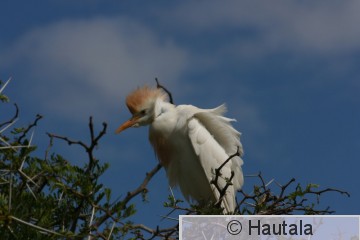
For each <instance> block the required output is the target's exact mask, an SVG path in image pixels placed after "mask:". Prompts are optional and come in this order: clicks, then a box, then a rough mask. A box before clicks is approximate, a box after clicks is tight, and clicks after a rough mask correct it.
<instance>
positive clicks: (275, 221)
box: [179, 215, 360, 240]
mask: <svg viewBox="0 0 360 240" xmlns="http://www.w3.org/2000/svg"><path fill="white" fill-rule="evenodd" d="M179 234H180V235H179V237H180V239H182V240H194V239H204V240H208V239H209V240H210V239H211V240H215V239H230V240H231V239H250V240H251V239H282V240H285V239H291V240H300V239H301V240H302V239H307V240H309V239H311V240H324V239H334V240H337V239H338V240H342V239H349V240H359V235H360V216H358V215H317V216H313V215H311V216H310V215H292V216H289V215H278V216H274V215H272V216H260V215H257V216H239V215H235V216H224V215H222V216H189V215H181V216H180V225H179Z"/></svg>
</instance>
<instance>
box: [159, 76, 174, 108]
mask: <svg viewBox="0 0 360 240" xmlns="http://www.w3.org/2000/svg"><path fill="white" fill-rule="evenodd" d="M155 81H156V87H157V88H161V89H162V90H164V91H165V92H166V93H167V95H168V96H169V102H170V103H171V104H174V101H173V98H172V94H171V92H170V91H169V90H167V89H166V88H165V87H164V86H163V85H160V83H159V80H158V79H157V78H155Z"/></svg>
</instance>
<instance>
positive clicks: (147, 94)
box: [126, 86, 162, 114]
mask: <svg viewBox="0 0 360 240" xmlns="http://www.w3.org/2000/svg"><path fill="white" fill-rule="evenodd" d="M161 96H162V91H161V89H158V88H155V89H154V88H150V87H148V86H145V87H142V88H138V89H136V90H135V91H133V92H132V93H130V94H129V95H128V96H127V97H126V106H127V107H128V108H129V111H130V112H131V113H132V114H134V113H136V112H138V111H139V110H140V109H139V108H140V106H142V105H144V102H146V101H147V100H148V99H151V98H156V97H161Z"/></svg>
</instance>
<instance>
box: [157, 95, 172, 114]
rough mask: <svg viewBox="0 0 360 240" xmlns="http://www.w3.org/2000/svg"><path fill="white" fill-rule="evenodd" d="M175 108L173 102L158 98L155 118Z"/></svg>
mask: <svg viewBox="0 0 360 240" xmlns="http://www.w3.org/2000/svg"><path fill="white" fill-rule="evenodd" d="M174 108H175V106H174V105H173V104H171V103H169V102H166V101H164V100H163V99H161V98H157V99H156V101H155V107H154V116H155V118H157V117H159V116H160V115H162V114H163V113H166V112H168V111H171V110H173V109H174Z"/></svg>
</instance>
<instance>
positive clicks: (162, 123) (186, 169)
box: [117, 87, 243, 213]
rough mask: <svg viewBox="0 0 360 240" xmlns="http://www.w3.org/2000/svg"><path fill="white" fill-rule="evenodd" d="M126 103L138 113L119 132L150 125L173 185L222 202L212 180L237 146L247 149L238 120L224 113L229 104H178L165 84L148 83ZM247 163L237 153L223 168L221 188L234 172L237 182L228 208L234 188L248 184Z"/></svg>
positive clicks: (191, 195) (224, 203)
mask: <svg viewBox="0 0 360 240" xmlns="http://www.w3.org/2000/svg"><path fill="white" fill-rule="evenodd" d="M126 104H127V106H128V108H129V110H130V112H131V113H132V114H133V117H132V118H131V119H130V120H128V121H127V122H125V123H124V124H123V125H121V126H120V127H119V128H118V129H117V132H118V133H119V132H121V131H123V130H125V129H126V128H128V127H132V126H135V127H138V126H143V125H150V127H149V138H150V142H151V144H152V146H153V147H154V150H155V152H156V154H157V157H158V159H159V161H160V163H161V164H162V165H163V167H164V168H165V170H166V174H167V177H168V179H169V184H170V186H171V187H175V186H178V187H179V188H180V190H181V192H182V193H183V195H184V197H185V198H186V199H187V200H188V201H190V202H192V201H193V200H195V201H197V202H199V203H207V202H210V201H211V202H214V203H215V202H217V201H218V200H219V195H220V193H219V191H218V190H217V189H216V188H215V186H214V185H213V184H211V183H210V181H211V180H212V179H214V177H215V169H216V168H219V166H220V165H221V164H222V163H224V162H225V160H226V159H228V158H229V156H230V155H232V154H234V153H236V151H237V148H239V152H240V155H242V154H243V149H242V145H241V143H240V133H239V132H238V131H237V130H235V129H234V128H233V127H232V125H231V122H232V121H235V120H234V119H230V118H226V117H224V116H223V114H224V113H225V111H226V107H225V105H221V106H219V107H217V108H214V109H200V108H197V107H194V106H192V105H178V106H175V105H173V104H171V103H169V102H167V95H166V93H164V92H163V91H162V90H161V89H151V88H148V87H144V88H140V89H137V90H135V91H134V92H132V93H131V94H130V95H129V96H128V97H127V99H126ZM242 164H243V161H242V159H241V158H240V157H239V156H235V157H233V158H232V159H231V160H230V161H229V162H228V163H227V164H226V165H225V166H224V167H223V168H222V169H221V177H219V181H218V183H219V186H220V188H221V189H222V188H224V186H225V185H226V179H229V178H230V176H231V172H232V171H233V172H234V177H233V179H232V185H231V186H229V187H228V188H227V191H226V194H225V197H224V199H222V207H223V208H224V213H231V212H233V211H234V210H235V207H236V201H235V194H236V191H237V190H239V189H240V188H241V187H242V185H243V174H242V170H241V165H242Z"/></svg>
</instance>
